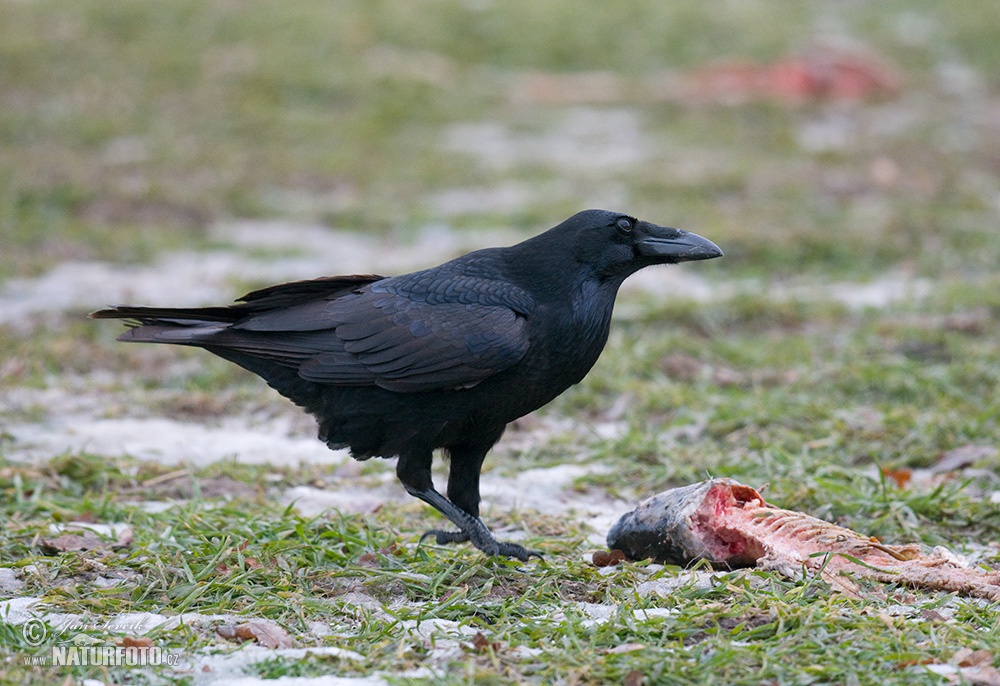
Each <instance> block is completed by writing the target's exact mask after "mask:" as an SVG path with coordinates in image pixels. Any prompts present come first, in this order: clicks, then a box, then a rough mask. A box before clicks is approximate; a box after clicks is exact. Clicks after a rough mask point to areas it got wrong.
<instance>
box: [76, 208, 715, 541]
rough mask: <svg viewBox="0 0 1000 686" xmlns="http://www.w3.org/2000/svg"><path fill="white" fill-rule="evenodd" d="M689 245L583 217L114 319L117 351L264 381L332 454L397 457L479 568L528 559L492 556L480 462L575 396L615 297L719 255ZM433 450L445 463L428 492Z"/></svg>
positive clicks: (116, 314) (629, 224) (109, 313)
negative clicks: (540, 414)
mask: <svg viewBox="0 0 1000 686" xmlns="http://www.w3.org/2000/svg"><path fill="white" fill-rule="evenodd" d="M721 255H722V251H721V250H720V249H719V248H718V246H716V245H715V244H714V243H712V242H711V241H709V240H707V239H705V238H702V237H701V236H698V235H697V234H693V233H689V232H686V231H680V230H678V229H671V228H666V227H662V226H657V225H655V224H650V223H648V222H644V221H639V220H636V219H635V218H634V217H630V216H628V215H624V214H620V213H617V212H607V211H603V210H587V211H585V212H580V213H578V214H575V215H573V216H572V217H570V218H569V219H567V220H566V221H564V222H563V223H561V224H559V225H558V226H556V227H555V228H553V229H550V230H548V231H546V232H545V233H543V234H540V235H538V236H535V237H534V238H530V239H528V240H526V241H524V242H522V243H518V244H517V245H514V246H511V247H507V248H487V249H485V250H477V251H475V252H471V253H469V254H467V255H463V256H462V257H459V258H456V259H454V260H451V261H450V262H445V263H444V264H442V265H440V266H437V267H433V268H431V269H425V270H423V271H418V272H413V273H412V274H404V275H402V276H392V277H383V276H375V275H355V276H330V277H323V278H318V279H312V280H307V281H295V282H292V283H285V284H280V285H277V286H270V287H268V288H264V289H261V290H258V291H254V292H252V293H249V294H247V295H245V296H243V297H242V298H241V299H240V301H239V302H237V303H236V304H233V305H229V306H224V307H199V308H164V307H132V306H120V307H114V308H111V309H106V310H100V311H98V312H94V313H93V314H91V316H92V317H95V318H98V319H126V320H130V321H131V323H132V328H130V329H129V330H128V331H127V332H125V333H124V334H122V335H121V336H120V337H119V340H122V341H139V342H146V343H174V344H178V345H192V346H196V347H200V348H204V349H205V350H208V351H209V352H212V353H215V354H216V355H219V356H220V357H223V358H225V359H227V360H230V361H232V362H235V363H236V364H238V365H240V366H241V367H244V368H245V369H248V370H250V371H251V372H253V373H254V374H257V375H259V376H261V377H263V378H264V380H265V381H267V383H268V385H269V386H271V387H272V388H274V389H275V390H276V391H278V392H279V393H281V394H282V395H284V396H285V397H287V398H289V399H291V400H292V401H293V402H295V403H296V404H298V405H300V406H301V407H303V408H304V409H305V410H306V411H307V412H309V413H311V414H312V415H314V416H315V417H316V419H317V420H318V422H319V437H320V439H321V440H323V441H325V442H326V444H327V445H328V446H329V447H330V448H343V447H349V448H350V449H351V454H352V455H353V456H354V457H355V458H356V459H359V460H365V459H368V458H370V457H394V456H398V457H399V462H398V463H397V465H396V475H397V476H398V477H399V480H400V481H401V482H402V483H403V486H404V487H405V488H406V490H407V492H408V493H410V494H411V495H414V496H416V497H417V498H420V499H421V500H423V501H424V502H426V503H428V504H429V505H431V506H432V507H434V508H436V509H437V510H438V511H439V512H441V513H442V514H443V515H444V516H445V517H447V518H448V519H449V520H451V521H452V522H453V523H454V524H455V526H457V527H458V529H459V530H458V531H438V530H433V531H429V532H427V534H425V535H432V536H434V537H435V538H436V540H437V541H438V543H454V542H458V541H471V542H472V544H473V545H475V546H476V547H477V548H479V549H480V550H482V551H483V552H485V553H486V554H487V555H505V556H510V557H516V558H518V559H520V560H527V559H528V558H529V557H530V556H531V555H537V553H533V552H532V551H529V550H526V549H525V548H524V547H523V546H521V545H518V544H515V543H503V542H498V541H497V540H496V539H495V538H494V537H493V535H492V534H491V533H490V530H489V529H488V528H487V527H486V525H485V524H483V522H482V520H481V519H480V518H479V501H480V498H479V475H480V470H481V468H482V464H483V459H484V458H485V457H486V453H487V452H488V451H489V449H490V448H492V447H493V445H494V444H495V443H496V442H497V441H498V440H500V436H501V435H502V434H503V432H504V429H505V428H506V426H507V424H508V423H509V422H511V421H513V420H515V419H517V418H518V417H521V416H523V415H525V414H527V413H528V412H531V411H532V410H535V409H538V408H539V407H541V406H542V405H545V404H546V403H547V402H549V401H550V400H552V399H553V398H555V397H556V396H557V395H559V394H560V393H562V392H563V391H565V390H566V389H567V388H569V387H570V386H572V385H573V384H575V383H577V382H579V381H580V380H581V379H582V378H583V377H584V376H585V375H586V374H587V372H588V371H590V368H591V367H592V366H593V365H594V363H595V362H596V361H597V358H598V356H599V355H600V354H601V350H602V349H603V348H604V344H605V343H606V342H607V338H608V327H609V325H610V323H611V310H612V308H613V307H614V303H615V296H616V294H617V292H618V287H619V286H620V285H621V284H622V282H623V281H624V280H625V278H626V277H627V276H629V275H630V274H632V273H634V272H636V271H638V270H639V269H642V268H643V267H647V266H649V265H654V264H670V263H675V262H684V261H688V260H707V259H711V258H713V257H719V256H721ZM436 448H443V449H444V450H445V452H446V453H447V454H448V456H449V457H450V459H451V468H450V472H449V476H448V497H447V498H446V497H444V496H443V495H441V494H440V493H439V492H438V491H436V490H435V489H434V484H433V482H432V481H431V460H432V456H433V452H434V450H435V449H436Z"/></svg>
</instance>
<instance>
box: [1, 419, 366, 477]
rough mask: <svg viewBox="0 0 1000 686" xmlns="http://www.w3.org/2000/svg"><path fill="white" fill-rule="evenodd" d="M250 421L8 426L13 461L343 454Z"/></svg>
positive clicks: (252, 459) (333, 457)
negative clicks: (68, 456)
mask: <svg viewBox="0 0 1000 686" xmlns="http://www.w3.org/2000/svg"><path fill="white" fill-rule="evenodd" d="M277 424H278V425H277V426H275V424H274V423H271V424H258V423H250V422H248V420H247V418H245V417H227V418H224V419H222V420H220V421H219V423H218V424H217V425H214V426H206V425H202V424H195V423H192V422H182V421H177V420H173V419H165V418H134V417H122V418H114V419H103V418H93V417H88V416H78V415H69V416H59V417H50V418H48V420H47V421H45V422H43V423H19V424H14V425H11V426H10V427H9V428H7V432H8V433H9V434H10V435H11V436H13V437H14V441H15V446H16V451H13V452H12V453H11V455H10V456H11V457H12V458H13V459H18V460H34V459H45V458H48V457H51V456H52V455H56V454H60V453H63V452H79V451H90V452H95V453H99V454H101V455H107V456H109V457H115V456H130V457H134V458H138V459H143V460H152V461H155V462H159V463H161V464H187V463H194V464H198V465H204V464H209V463H212V462H218V461H222V460H234V459H235V460H238V461H240V462H242V463H247V464H274V465H287V466H296V465H298V464H303V463H308V464H341V463H343V462H344V461H345V460H347V459H350V458H349V454H348V451H346V450H336V451H334V450H329V449H328V448H327V447H326V446H325V445H323V444H322V443H321V442H319V441H318V440H316V439H315V438H305V437H295V436H288V435H287V434H286V433H284V432H283V431H282V428H283V427H282V426H281V424H282V423H281V422H280V421H279V422H277Z"/></svg>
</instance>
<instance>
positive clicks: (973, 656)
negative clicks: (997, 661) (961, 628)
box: [948, 648, 993, 667]
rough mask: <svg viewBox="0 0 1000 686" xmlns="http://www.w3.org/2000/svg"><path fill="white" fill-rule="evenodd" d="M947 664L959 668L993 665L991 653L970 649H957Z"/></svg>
mask: <svg viewBox="0 0 1000 686" xmlns="http://www.w3.org/2000/svg"><path fill="white" fill-rule="evenodd" d="M948 662H950V663H951V664H953V665H958V666H959V667H979V666H980V665H991V664H993V653H991V652H990V651H988V650H985V649H980V650H972V649H971V648H959V649H958V650H956V651H955V654H954V655H952V656H951V659H950V660H948Z"/></svg>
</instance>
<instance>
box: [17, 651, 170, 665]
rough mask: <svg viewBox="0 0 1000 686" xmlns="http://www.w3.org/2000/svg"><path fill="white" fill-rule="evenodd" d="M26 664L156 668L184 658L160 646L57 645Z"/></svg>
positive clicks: (30, 658) (26, 660) (28, 659)
mask: <svg viewBox="0 0 1000 686" xmlns="http://www.w3.org/2000/svg"><path fill="white" fill-rule="evenodd" d="M24 661H25V664H26V665H29V666H30V665H48V666H50V667H89V666H98V667H151V666H152V667H155V666H159V665H167V666H171V667H175V666H177V664H178V663H179V661H180V655H178V654H177V653H168V652H164V651H163V649H162V648H158V647H156V646H128V647H122V646H53V647H52V656H51V657H49V658H48V659H46V656H42V655H27V656H25V658H24Z"/></svg>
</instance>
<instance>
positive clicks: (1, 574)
mask: <svg viewBox="0 0 1000 686" xmlns="http://www.w3.org/2000/svg"><path fill="white" fill-rule="evenodd" d="M22 588H24V582H23V581H21V579H20V578H19V577H18V573H17V570H16V569H12V568H10V567H0V593H18V592H20V591H21V589H22ZM0 617H2V615H0Z"/></svg>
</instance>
